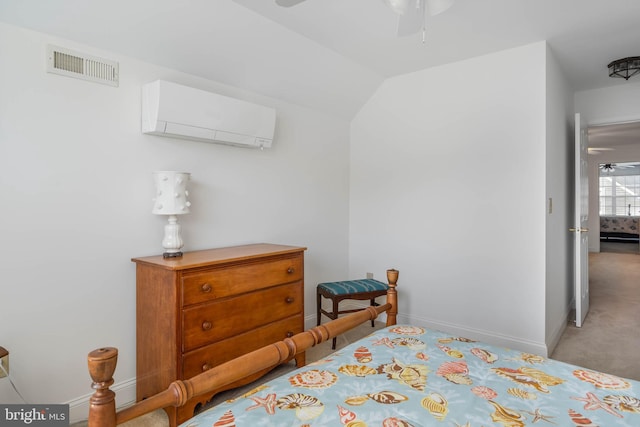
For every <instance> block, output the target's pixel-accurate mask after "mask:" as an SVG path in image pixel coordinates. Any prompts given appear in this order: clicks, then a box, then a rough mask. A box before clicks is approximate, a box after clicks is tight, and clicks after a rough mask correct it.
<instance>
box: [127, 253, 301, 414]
mask: <svg viewBox="0 0 640 427" xmlns="http://www.w3.org/2000/svg"><path fill="white" fill-rule="evenodd" d="M305 249H306V248H303V247H296V246H283V245H273V244H266V243H262V244H254V245H245V246H236V247H228V248H219V249H211V250H203V251H194V252H186V253H185V254H184V255H183V256H182V257H181V258H173V259H171V258H168V259H164V258H163V257H162V255H159V256H152V257H145V258H134V259H133V260H132V261H133V262H135V263H136V299H137V300H136V316H137V329H136V333H137V338H136V341H137V368H136V387H137V389H136V397H137V400H138V401H140V400H142V399H145V398H147V397H149V396H151V395H153V394H155V393H158V392H160V391H162V390H164V389H166V388H167V386H169V384H170V383H171V382H172V381H174V380H176V379H188V378H191V377H192V376H194V375H196V374H199V373H201V372H203V371H205V370H207V369H210V368H211V367H213V366H216V365H218V364H220V363H223V362H226V361H227V360H230V359H233V358H235V357H237V356H240V355H242V354H245V353H248V352H250V351H253V350H255V349H257V348H260V347H262V346H265V345H267V344H270V343H272V342H276V341H279V340H282V339H284V338H286V337H287V336H292V335H293V334H296V333H298V332H302V331H303V330H304V304H303V303H304V251H305ZM296 364H297V366H298V367H300V366H303V365H304V364H305V357H304V353H301V354H298V355H297V356H296ZM265 373H266V371H265V372H261V373H259V374H257V375H255V376H253V377H251V378H246V379H245V380H243V381H241V382H238V383H235V384H234V385H233V386H239V385H242V384H246V383H248V382H250V381H253V380H255V379H257V378H259V377H260V376H262V375H264V374H265ZM228 388H231V386H230V387H228ZM218 391H222V389H221V390H218ZM213 394H215V393H213ZM213 394H209V395H204V396H201V397H200V398H196V399H193V400H192V401H190V402H189V403H187V404H186V405H185V406H183V407H181V408H180V409H175V408H170V409H169V410H167V413H168V415H169V420H170V422H171V425H172V426H175V425H176V424H179V423H182V422H183V421H185V420H187V419H189V418H191V417H192V416H193V413H194V410H197V409H198V408H199V407H200V406H201V405H203V404H205V403H206V402H207V401H208V400H210V399H211V397H212V396H213Z"/></svg>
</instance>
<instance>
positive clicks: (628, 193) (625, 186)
mask: <svg viewBox="0 0 640 427" xmlns="http://www.w3.org/2000/svg"><path fill="white" fill-rule="evenodd" d="M598 171H599V176H598V178H599V179H598V187H599V191H598V194H599V216H600V252H615V253H635V254H640V239H639V237H640V162H618V163H600V164H599V166H598Z"/></svg>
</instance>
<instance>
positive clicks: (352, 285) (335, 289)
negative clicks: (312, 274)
mask: <svg viewBox="0 0 640 427" xmlns="http://www.w3.org/2000/svg"><path fill="white" fill-rule="evenodd" d="M318 287H319V288H321V289H323V290H325V291H326V292H329V293H331V294H333V295H347V294H349V295H351V294H359V293H362V292H375V291H385V292H386V291H387V289H389V285H387V284H386V283H382V282H379V281H377V280H375V279H362V280H345V281H342V282H327V283H320V284H318Z"/></svg>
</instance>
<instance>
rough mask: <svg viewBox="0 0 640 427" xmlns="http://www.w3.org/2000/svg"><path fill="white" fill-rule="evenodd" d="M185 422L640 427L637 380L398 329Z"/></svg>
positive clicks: (252, 426)
mask: <svg viewBox="0 0 640 427" xmlns="http://www.w3.org/2000/svg"><path fill="white" fill-rule="evenodd" d="M184 425H185V426H191V427H196V426H207V427H209V426H214V427H221V426H229V427H231V426H237V427H257V426H348V427H356V426H381V427H408V426H415V427H418V426H450V427H482V426H484V427H488V426H503V427H522V426H536V427H538V426H567V427H575V426H600V427H614V426H625V427H631V426H640V382H637V381H633V380H628V379H624V378H619V377H616V376H613V375H609V374H605V373H602V372H595V371H592V370H589V369H585V368H581V367H578V366H573V365H569V364H566V363H562V362H558V361H554V360H550V359H546V358H543V357H540V356H537V355H533V354H527V353H522V352H519V351H514V350H508V349H503V348H497V347H493V346H490V345H487V344H483V343H480V342H474V341H472V340H468V339H465V338H460V337H452V336H450V335H447V334H445V333H441V332H435V331H432V330H428V329H425V328H422V327H416V326H404V325H403V326H392V327H389V328H386V329H383V330H380V331H377V332H375V333H374V334H372V335H370V336H368V337H366V338H364V339H362V340H360V341H358V342H357V343H354V344H352V345H350V346H348V347H345V348H344V349H342V350H340V351H339V352H337V353H334V354H333V355H331V356H330V357H328V358H327V359H325V360H321V361H319V362H316V363H314V364H310V365H307V366H305V367H303V368H301V369H298V370H296V371H293V372H292V373H289V374H286V375H285V376H283V377H280V378H278V379H276V380H273V381H271V382H269V383H266V384H263V385H262V386H260V387H259V388H257V389H255V390H254V391H253V392H250V393H247V394H245V395H243V396H242V397H240V398H238V399H235V400H234V401H229V402H225V403H222V404H220V405H218V406H217V407H215V408H212V409H210V410H208V411H206V412H203V413H202V414H200V415H198V416H196V417H194V418H192V419H191V420H189V421H187V422H186V423H185V424H184Z"/></svg>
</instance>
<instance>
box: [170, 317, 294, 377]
mask: <svg viewBox="0 0 640 427" xmlns="http://www.w3.org/2000/svg"><path fill="white" fill-rule="evenodd" d="M302 325H303V320H302V315H297V316H293V317H289V318H287V319H284V320H279V321H277V322H274V323H271V324H269V325H267V326H263V327H260V328H257V329H254V330H252V331H249V332H246V333H244V334H240V335H236V336H234V337H231V338H228V339H226V340H223V341H220V342H218V343H216V344H213V345H208V346H206V347H202V348H199V349H197V350H194V351H191V352H189V353H187V354H185V355H184V359H183V365H182V375H183V377H182V378H183V379H187V378H191V377H193V376H194V375H197V374H199V373H201V372H204V371H206V370H207V369H210V368H212V367H214V366H217V365H219V364H221V363H224V362H227V361H229V360H231V359H234V358H236V357H238V356H242V355H243V354H246V353H249V352H251V351H253V350H257V349H259V348H260V347H264V346H265V345H268V344H273V343H275V342H278V341H282V340H283V339H285V338H287V337H289V336H292V335H295V334H297V333H300V332H302Z"/></svg>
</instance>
